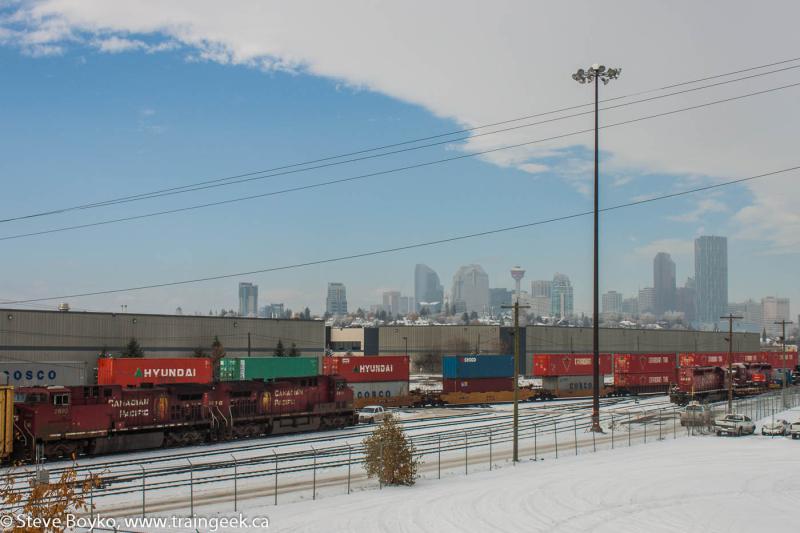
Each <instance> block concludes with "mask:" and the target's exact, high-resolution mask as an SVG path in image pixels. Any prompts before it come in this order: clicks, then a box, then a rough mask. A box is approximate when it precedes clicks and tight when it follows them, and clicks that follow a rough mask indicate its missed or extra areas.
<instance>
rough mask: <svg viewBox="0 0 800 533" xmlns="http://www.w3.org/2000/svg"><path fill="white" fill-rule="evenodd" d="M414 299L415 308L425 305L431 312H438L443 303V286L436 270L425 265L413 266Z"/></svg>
mask: <svg viewBox="0 0 800 533" xmlns="http://www.w3.org/2000/svg"><path fill="white" fill-rule="evenodd" d="M414 301H415V305H416V308H417V310H420V309H421V308H422V307H423V306H425V307H427V308H428V310H429V311H430V312H431V313H439V312H440V311H441V310H442V306H443V305H444V287H443V286H442V284H441V283H440V282H439V276H438V275H437V274H436V272H435V271H434V270H433V269H432V268H430V267H429V266H427V265H423V264H418V265H417V266H416V267H414Z"/></svg>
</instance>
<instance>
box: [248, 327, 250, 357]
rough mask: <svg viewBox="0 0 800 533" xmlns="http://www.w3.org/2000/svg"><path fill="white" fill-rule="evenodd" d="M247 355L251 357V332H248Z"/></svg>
mask: <svg viewBox="0 0 800 533" xmlns="http://www.w3.org/2000/svg"><path fill="white" fill-rule="evenodd" d="M247 357H250V332H249V331H248V332H247Z"/></svg>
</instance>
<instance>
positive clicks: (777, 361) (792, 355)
mask: <svg viewBox="0 0 800 533" xmlns="http://www.w3.org/2000/svg"><path fill="white" fill-rule="evenodd" d="M761 362H764V363H769V364H771V365H772V368H775V369H783V352H762V357H761ZM796 366H797V352H786V368H787V369H788V370H791V369H793V368H794V367H796Z"/></svg>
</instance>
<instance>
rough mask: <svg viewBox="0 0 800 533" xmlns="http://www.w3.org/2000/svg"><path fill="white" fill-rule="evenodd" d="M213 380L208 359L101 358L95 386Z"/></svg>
mask: <svg viewBox="0 0 800 533" xmlns="http://www.w3.org/2000/svg"><path fill="white" fill-rule="evenodd" d="M213 377H214V372H213V367H212V365H211V359H208V358H205V357H176V358H170V359H166V358H151V357H130V358H115V359H111V358H105V357H104V358H100V359H98V360H97V384H98V385H122V386H127V387H131V386H137V385H141V384H143V383H152V384H153V385H160V384H166V383H211V382H212V380H213Z"/></svg>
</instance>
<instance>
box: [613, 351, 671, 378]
mask: <svg viewBox="0 0 800 533" xmlns="http://www.w3.org/2000/svg"><path fill="white" fill-rule="evenodd" d="M677 366H678V365H677V357H676V356H675V354H674V353H663V354H662V353H652V354H649V353H647V354H639V353H637V354H633V353H615V354H614V373H615V374H616V373H620V374H646V373H653V372H674V371H675V369H676V368H677Z"/></svg>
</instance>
